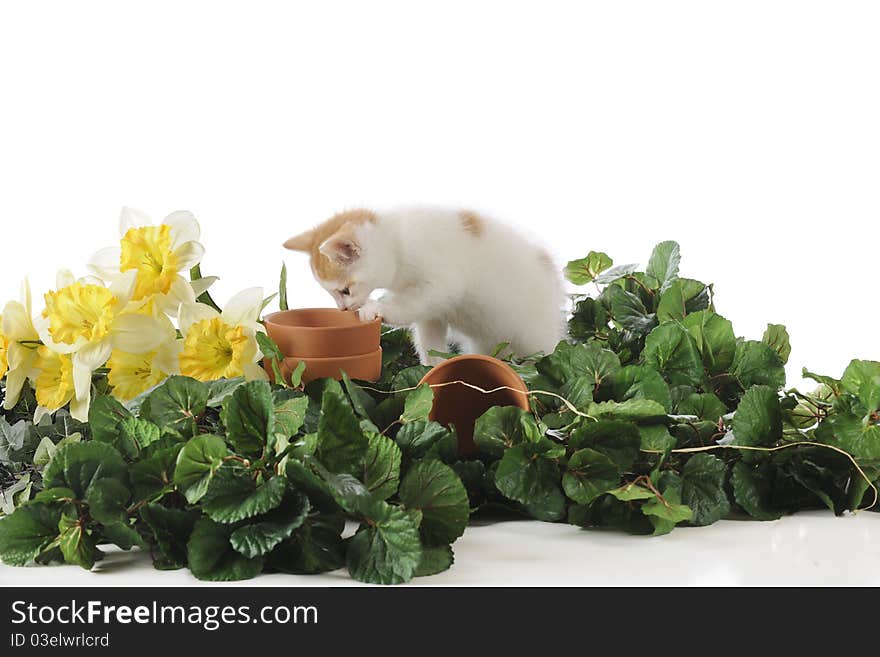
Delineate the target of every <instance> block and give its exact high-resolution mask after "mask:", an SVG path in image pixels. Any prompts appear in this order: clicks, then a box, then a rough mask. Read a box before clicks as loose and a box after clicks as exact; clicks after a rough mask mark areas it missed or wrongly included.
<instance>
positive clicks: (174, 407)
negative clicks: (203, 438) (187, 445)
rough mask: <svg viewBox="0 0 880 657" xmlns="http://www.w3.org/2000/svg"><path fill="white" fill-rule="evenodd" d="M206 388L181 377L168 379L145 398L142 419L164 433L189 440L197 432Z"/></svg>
mask: <svg viewBox="0 0 880 657" xmlns="http://www.w3.org/2000/svg"><path fill="white" fill-rule="evenodd" d="M209 394H210V388H208V386H207V385H206V384H204V383H202V382H201V381H196V380H195V379H191V378H189V377H185V376H171V377H168V378H167V379H166V380H165V382H164V383H163V384H162V385H160V386H159V387H158V388H156V389H155V390H153V392H151V393H150V394H149V396H148V397H147V401H146V404H147V407H148V409H149V412H148V413H147V414H146V419H148V420H150V421H152V422H153V423H155V424H157V425H159V428H160V429H162V430H163V431H164V432H166V433H170V434H173V435H175V436H179V437H180V438H189V437H191V436H194V435H196V434H197V433H198V418H199V416H201V414H202V413H204V412H205V408H206V407H207V404H208V396H209Z"/></svg>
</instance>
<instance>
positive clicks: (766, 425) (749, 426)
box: [733, 386, 782, 463]
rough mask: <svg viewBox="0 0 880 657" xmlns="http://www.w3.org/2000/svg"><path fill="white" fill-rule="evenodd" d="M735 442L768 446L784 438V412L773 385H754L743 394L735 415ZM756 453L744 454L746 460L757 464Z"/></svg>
mask: <svg viewBox="0 0 880 657" xmlns="http://www.w3.org/2000/svg"><path fill="white" fill-rule="evenodd" d="M733 435H734V437H735V438H734V441H733V444H734V445H745V446H750V447H769V446H771V445H773V444H774V443H776V442H777V441H778V440H780V439H781V438H782V411H781V409H780V407H779V395H778V394H777V393H776V391H775V390H774V389H773V388H768V387H767V386H753V387H751V388H749V389H748V390H747V391H746V394H744V395H743V398H742V400H741V401H740V403H739V406H738V407H737V409H736V414H735V415H734V416H733ZM756 457H757V454H756V453H753V452H750V451H747V452H744V453H743V460H745V461H748V462H750V463H754V462H756V461H757V460H759V459H758V458H756Z"/></svg>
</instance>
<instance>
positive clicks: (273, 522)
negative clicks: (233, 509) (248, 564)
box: [229, 493, 309, 557]
mask: <svg viewBox="0 0 880 657" xmlns="http://www.w3.org/2000/svg"><path fill="white" fill-rule="evenodd" d="M308 512H309V499H308V498H307V497H306V496H305V495H302V494H300V493H291V494H289V495H288V496H287V497H286V498H285V500H284V502H282V504H281V506H279V507H278V508H277V509H275V510H274V511H272V512H271V513H269V514H267V515H266V516H263V517H262V518H260V519H259V520H258V521H257V522H254V523H252V524H248V525H243V526H241V527H239V528H238V529H236V530H235V531H233V532H232V534H230V536H229V540H230V543H231V544H232V547H233V548H235V550H236V551H237V552H239V553H241V554H243V555H244V556H246V557H260V556H263V555H265V554H268V553H269V552H270V551H271V550H272V549H273V548H274V547H275V546H276V545H278V544H279V543H281V542H282V541H284V540H285V539H287V538H290V536H291V534H293V532H294V530H295V529H296V528H297V527H299V526H301V525H302V524H303V522H305V519H306V516H307V515H308Z"/></svg>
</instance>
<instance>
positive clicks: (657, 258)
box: [645, 241, 681, 292]
mask: <svg viewBox="0 0 880 657" xmlns="http://www.w3.org/2000/svg"><path fill="white" fill-rule="evenodd" d="M680 262H681V252H680V249H679V246H678V242H672V241H669V242H661V243H660V244H658V245H657V246H655V247H654V251H653V252H652V253H651V258H650V259H649V260H648V266H647V267H646V268H645V273H646V274H648V276H653V277H654V278H656V279H657V280H658V281H659V282H660V291H661V292H665V291H666V290H667V289H668V288H669V286H670V285H672V283H673V281H675V280H676V279H677V278H678V266H679V263H680Z"/></svg>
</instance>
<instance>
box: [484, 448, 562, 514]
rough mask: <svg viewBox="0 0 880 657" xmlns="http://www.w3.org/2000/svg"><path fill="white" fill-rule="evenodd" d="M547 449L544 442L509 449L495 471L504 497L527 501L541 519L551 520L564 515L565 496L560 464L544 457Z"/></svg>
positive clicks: (529, 509)
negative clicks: (561, 485) (561, 487)
mask: <svg viewBox="0 0 880 657" xmlns="http://www.w3.org/2000/svg"><path fill="white" fill-rule="evenodd" d="M546 451H547V447H545V445H544V444H542V443H522V444H520V445H517V446H516V447H511V448H510V449H508V450H507V451H506V452H504V456H503V457H502V458H501V461H500V463H499V464H498V470H497V471H496V472H495V486H496V487H497V488H498V490H499V491H501V493H502V494H503V495H504V496H505V497H507V498H509V499H511V500H515V501H517V502H520V503H521V504H524V505H525V506H526V508H527V509H528V511H529V513H531V514H532V516H534V517H535V518H537V519H538V520H544V521H548V522H552V521H554V520H559V519H560V518H562V516H563V515H564V513H565V496H564V495H563V494H562V490H561V489H560V487H559V482H560V474H559V466H558V465H557V463H556V462H555V461H554V460H552V459H549V458H544V457H543V454H544V453H545V452H546Z"/></svg>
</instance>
